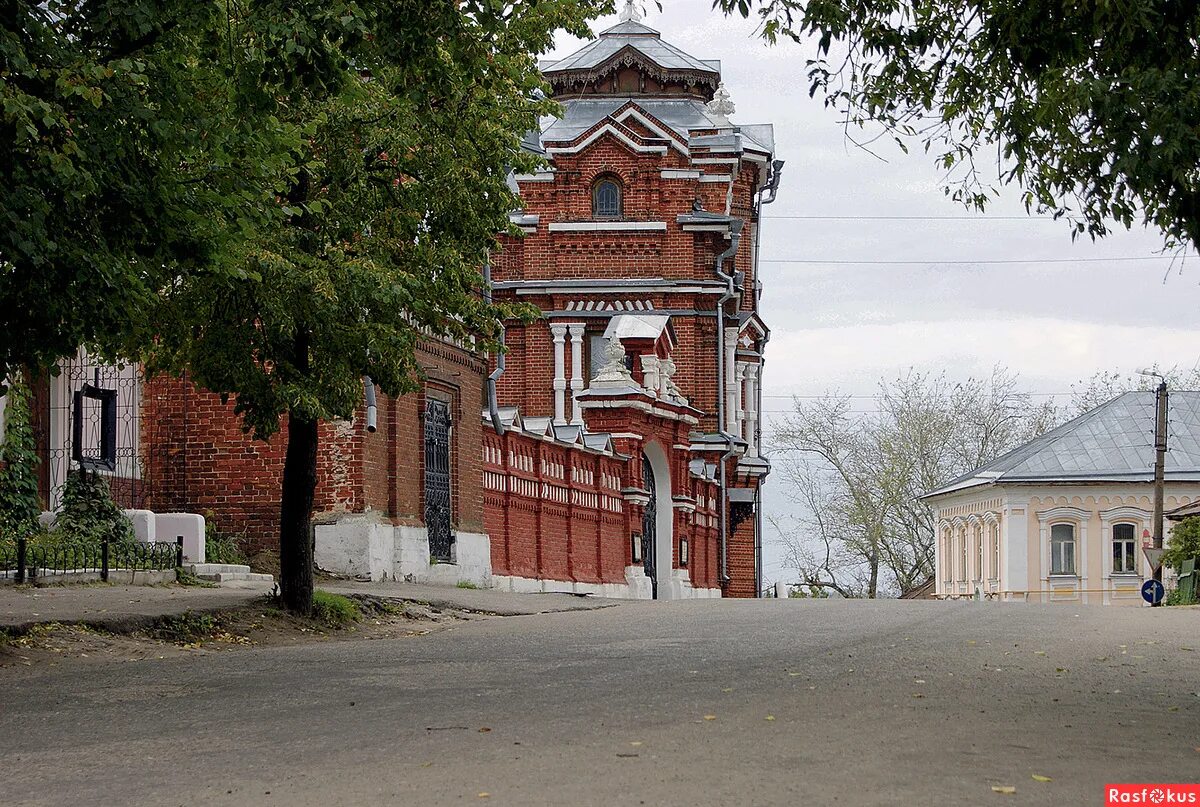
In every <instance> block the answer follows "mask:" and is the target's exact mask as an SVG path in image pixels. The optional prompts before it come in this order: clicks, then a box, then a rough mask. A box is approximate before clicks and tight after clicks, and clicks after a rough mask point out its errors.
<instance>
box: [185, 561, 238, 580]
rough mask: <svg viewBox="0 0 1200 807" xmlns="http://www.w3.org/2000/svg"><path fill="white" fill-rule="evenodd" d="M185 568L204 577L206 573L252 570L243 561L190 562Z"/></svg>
mask: <svg viewBox="0 0 1200 807" xmlns="http://www.w3.org/2000/svg"><path fill="white" fill-rule="evenodd" d="M183 568H184V569H186V570H187V571H189V572H191V573H192V574H194V575H196V576H197V577H203V576H204V575H206V574H220V573H222V572H228V573H234V572H248V571H250V567H249V566H245V565H243V564H241V563H189V564H187V565H185V566H184V567H183Z"/></svg>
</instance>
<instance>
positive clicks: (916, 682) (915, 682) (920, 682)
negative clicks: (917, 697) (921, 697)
mask: <svg viewBox="0 0 1200 807" xmlns="http://www.w3.org/2000/svg"><path fill="white" fill-rule="evenodd" d="M913 683H914V684H923V683H925V679H924V678H918V679H917V680H916V681H914V682H913Z"/></svg>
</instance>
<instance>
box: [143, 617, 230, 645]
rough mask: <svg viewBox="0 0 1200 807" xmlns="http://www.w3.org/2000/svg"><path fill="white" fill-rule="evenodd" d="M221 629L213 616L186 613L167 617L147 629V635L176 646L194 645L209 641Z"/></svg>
mask: <svg viewBox="0 0 1200 807" xmlns="http://www.w3.org/2000/svg"><path fill="white" fill-rule="evenodd" d="M220 627H221V624H220V622H219V621H218V620H217V618H216V617H215V616H213V615H212V614H194V613H192V612H191V611H185V612H184V613H182V614H178V615H175V616H165V617H163V618H162V619H160V620H158V621H157V622H155V623H154V625H153V626H152V627H150V628H147V629H146V635H147V636H150V637H151V638H154V639H161V640H162V641H164V642H174V643H175V644H184V645H186V644H194V643H196V642H200V641H203V640H204V639H209V638H211V637H212V635H213V634H214V633H216V632H217V631H218V630H219V629H220Z"/></svg>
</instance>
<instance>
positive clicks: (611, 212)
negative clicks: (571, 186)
mask: <svg viewBox="0 0 1200 807" xmlns="http://www.w3.org/2000/svg"><path fill="white" fill-rule="evenodd" d="M621 211H622V205H621V186H620V184H618V183H617V181H616V180H615V179H612V178H609V177H606V178H603V179H601V180H599V181H598V182H597V183H596V184H595V185H594V186H593V187H592V216H593V217H594V218H598V219H619V218H620V217H621Z"/></svg>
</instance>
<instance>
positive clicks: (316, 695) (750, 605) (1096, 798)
mask: <svg viewBox="0 0 1200 807" xmlns="http://www.w3.org/2000/svg"><path fill="white" fill-rule="evenodd" d="M1198 627H1200V611H1198V610H1185V609H1156V610H1150V609H1132V610H1120V609H1106V608H1101V607H1088V608H1078V609H1075V608H1070V607H1068V608H1062V607H1054V606H1009V605H994V604H975V603H934V602H879V603H869V602H845V601H841V602H798V601H770V600H767V601H758V602H728V601H726V602H720V601H709V602H697V603H678V604H649V603H647V604H626V605H621V606H619V607H614V608H606V609H603V610H599V611H588V612H580V613H554V614H543V615H537V616H525V617H511V618H496V619H490V620H483V621H476V622H469V623H464V624H463V625H462V626H461V627H457V628H453V629H450V630H447V631H442V632H438V633H434V634H430V635H428V636H424V637H417V638H409V639H394V640H379V641H354V642H337V643H328V644H322V645H308V646H298V647H279V648H250V649H242V650H235V651H229V652H222V653H210V654H204V655H197V656H193V657H184V658H170V659H166V660H157V661H142V662H137V663H117V662H113V663H105V664H84V663H64V664H63V665H61V666H59V667H53V668H51V667H46V666H42V667H37V668H28V669H23V670H11V669H10V670H5V671H3V672H0V771H3V776H2V780H0V803H3V804H6V805H17V804H22V805H23V804H48V805H49V804H53V805H66V804H70V805H86V804H120V805H125V804H164V805H171V804H180V805H210V804H211V805H226V804H228V805H245V804H273V805H360V804H389V805H436V804H507V805H541V804H547V805H641V804H646V805H692V804H705V805H807V804H820V805H828V804H836V805H889V806H894V805H978V804H984V805H986V804H997V805H1027V804H1032V805H1051V804H1053V805H1101V804H1103V803H1104V801H1103V796H1102V786H1103V784H1104V783H1106V782H1180V781H1183V782H1188V781H1190V782H1195V781H1200V750H1197V748H1198V747H1200V695H1197V694H1196V693H1197V692H1198V691H1200V666H1198V665H1200V636H1198V635H1197V633H1198V632H1197V628H1198ZM1034 775H1037V776H1040V777H1049V778H1050V779H1051V781H1049V782H1042V781H1036V780H1034V779H1033V778H1032V777H1033V776H1034ZM993 786H998V787H1015V788H1016V792H1015V794H1012V795H1004V794H1000V793H996V792H994V791H993V790H992V787H993ZM485 794H486V795H485Z"/></svg>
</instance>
